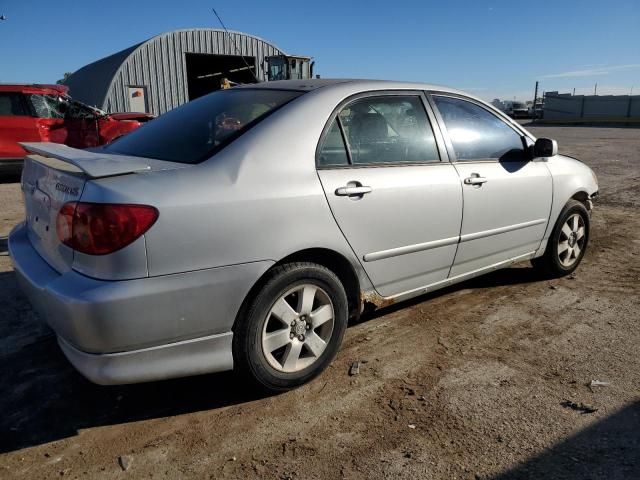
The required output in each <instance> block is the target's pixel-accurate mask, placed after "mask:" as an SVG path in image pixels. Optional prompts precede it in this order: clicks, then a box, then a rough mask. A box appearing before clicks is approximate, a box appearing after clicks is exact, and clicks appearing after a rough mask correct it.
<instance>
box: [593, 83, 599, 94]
mask: <svg viewBox="0 0 640 480" xmlns="http://www.w3.org/2000/svg"><path fill="white" fill-rule="evenodd" d="M593 94H594V95H598V82H596V86H595V87H593Z"/></svg>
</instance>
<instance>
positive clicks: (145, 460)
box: [0, 127, 640, 480]
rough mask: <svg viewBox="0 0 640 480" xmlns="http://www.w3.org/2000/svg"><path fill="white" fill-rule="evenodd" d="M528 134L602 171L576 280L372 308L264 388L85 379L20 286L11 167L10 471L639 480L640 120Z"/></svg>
mask: <svg viewBox="0 0 640 480" xmlns="http://www.w3.org/2000/svg"><path fill="white" fill-rule="evenodd" d="M531 130H532V132H533V133H534V134H535V135H537V136H547V137H552V138H556V139H557V140H558V142H559V144H560V150H561V152H562V153H567V154H570V155H574V156H577V157H579V158H581V159H583V160H584V161H585V162H586V163H588V164H589V165H590V166H592V167H593V168H594V170H595V171H596V173H597V175H598V177H599V180H600V192H601V197H600V201H599V202H598V203H597V205H596V210H595V213H594V216H593V226H592V228H593V229H592V238H591V244H590V247H589V249H588V251H587V255H586V257H585V259H584V261H583V263H582V265H581V266H580V268H579V269H578V270H577V272H576V274H575V275H573V276H571V277H568V278H563V279H559V280H554V281H547V280H542V279H540V278H538V277H536V275H534V273H533V272H532V270H531V268H530V267H529V265H528V264H523V265H518V266H515V267H513V268H509V269H506V270H503V271H499V272H495V273H493V274H490V275H488V276H485V277H482V278H479V279H475V280H473V281H471V282H467V283H464V284H461V285H458V286H455V287H452V288H449V289H447V290H444V291H440V292H436V293H434V294H430V295H426V296H423V297H421V298H419V299H416V300H413V301H410V302H408V303H405V304H402V305H396V306H393V307H391V308H388V309H386V310H383V311H380V312H378V313H376V314H374V315H370V316H368V317H367V318H366V319H364V320H363V321H362V322H360V323H358V324H357V325H353V326H351V327H350V328H349V329H348V332H347V335H346V339H345V343H344V345H343V348H342V350H341V351H340V353H339V355H338V358H337V360H336V361H335V362H334V364H333V365H332V366H331V367H330V368H329V369H328V371H327V372H325V373H324V374H323V375H322V376H321V377H320V378H318V379H317V380H316V381H314V382H312V383H311V384H309V385H307V386H305V387H303V388H300V389H298V390H296V391H293V392H290V393H287V394H283V395H278V396H274V397H269V398H259V397H256V396H255V395H253V394H251V393H250V392H249V393H248V392H246V391H244V390H243V389H242V388H241V386H240V385H237V384H236V383H235V379H234V377H233V376H232V375H230V374H223V375H207V376H201V377H194V378H188V379H180V380H174V381H165V382H157V383H152V384H146V385H134V386H125V387H100V386H96V385H92V384H90V383H89V382H87V381H86V380H84V379H83V378H82V377H81V376H80V375H79V374H77V373H75V371H74V370H73V369H72V368H71V367H70V365H69V364H68V363H67V362H66V360H65V359H64V357H63V355H62V353H61V352H60V351H59V349H58V347H57V345H56V342H55V338H54V337H53V335H52V334H51V333H50V331H49V330H48V328H46V327H45V326H44V325H43V324H42V323H41V322H40V321H39V320H38V319H37V317H36V316H35V314H34V313H33V312H32V310H31V308H30V307H29V305H28V304H27V302H26V301H25V300H24V299H23V297H22V296H21V295H20V293H19V290H18V288H17V285H16V278H15V275H14V274H13V272H12V268H11V265H10V262H9V258H8V257H7V253H6V235H7V234H8V232H9V230H10V228H11V226H12V225H14V224H15V223H17V222H18V221H19V220H20V219H21V216H22V206H21V203H20V200H19V198H20V195H19V193H20V189H19V185H18V184H16V183H12V182H15V179H11V178H5V183H3V184H0V389H1V390H0V391H1V392H2V395H1V396H0V412H2V415H1V418H0V477H1V478H22V479H40V478H60V476H64V477H71V478H107V479H111V478H125V477H127V476H129V477H130V478H282V479H286V478H292V479H328V478H356V479H369V478H442V479H450V478H470V479H476V478H500V479H507V478H509V479H510V478H536V479H538V478H571V479H583V478H603V479H604V478H606V479H607V480H614V479H631V478H640V358H639V355H638V353H639V347H638V345H640V325H639V319H640V316H639V314H638V311H639V310H640V299H639V292H640V233H639V232H640V217H639V215H638V212H639V210H638V207H639V205H640V201H639V200H638V196H637V195H638V193H640V186H639V185H640V130H638V129H623V128H589V127H532V128H531ZM353 361H360V362H362V363H361V367H360V373H359V374H358V375H356V376H350V375H349V374H348V371H349V365H350V364H351V363H352V362H353ZM592 380H600V381H605V382H608V385H606V386H597V387H589V386H588V385H589V383H590V382H591V381H592ZM581 404H582V405H581ZM581 406H582V407H585V406H586V407H589V408H590V409H591V410H596V411H594V412H591V413H585V412H583V411H580V410H577V408H579V407H581Z"/></svg>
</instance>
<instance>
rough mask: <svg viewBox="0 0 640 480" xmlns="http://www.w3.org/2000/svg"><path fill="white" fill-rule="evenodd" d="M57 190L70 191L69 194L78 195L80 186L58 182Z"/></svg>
mask: <svg viewBox="0 0 640 480" xmlns="http://www.w3.org/2000/svg"><path fill="white" fill-rule="evenodd" d="M56 190H58V191H59V192H62V193H68V194H69V195H78V187H70V186H69V185H65V184H64V183H56Z"/></svg>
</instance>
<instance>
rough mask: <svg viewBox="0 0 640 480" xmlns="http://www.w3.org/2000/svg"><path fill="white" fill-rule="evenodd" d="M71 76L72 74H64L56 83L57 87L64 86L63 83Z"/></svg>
mask: <svg viewBox="0 0 640 480" xmlns="http://www.w3.org/2000/svg"><path fill="white" fill-rule="evenodd" d="M71 75H73V72H65V73H64V75H63V76H62V78H61V79H60V80H58V81H57V82H56V83H57V84H58V85H64V82H66V81H67V79H68V78H69V77H70V76H71Z"/></svg>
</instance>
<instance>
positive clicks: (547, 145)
mask: <svg viewBox="0 0 640 480" xmlns="http://www.w3.org/2000/svg"><path fill="white" fill-rule="evenodd" d="M557 154H558V142H556V141H555V140H552V139H550V138H538V139H537V140H536V143H535V144H534V145H533V158H539V157H554V156H556V155H557Z"/></svg>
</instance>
